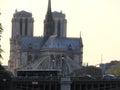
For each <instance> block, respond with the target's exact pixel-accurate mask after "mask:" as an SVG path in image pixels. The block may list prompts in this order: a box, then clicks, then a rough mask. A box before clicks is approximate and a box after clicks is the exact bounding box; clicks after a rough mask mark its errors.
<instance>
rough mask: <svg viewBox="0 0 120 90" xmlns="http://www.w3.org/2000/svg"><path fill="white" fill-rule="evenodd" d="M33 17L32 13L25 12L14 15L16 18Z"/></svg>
mask: <svg viewBox="0 0 120 90" xmlns="http://www.w3.org/2000/svg"><path fill="white" fill-rule="evenodd" d="M31 16H32V13H30V12H26V11H24V10H22V11H19V12H17V11H16V12H15V14H14V17H31Z"/></svg>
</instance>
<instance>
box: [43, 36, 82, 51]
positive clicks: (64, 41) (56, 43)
mask: <svg viewBox="0 0 120 90" xmlns="http://www.w3.org/2000/svg"><path fill="white" fill-rule="evenodd" d="M69 46H71V47H72V49H73V50H80V48H82V47H83V45H82V42H81V41H80V38H64V37H61V38H57V37H50V38H49V39H48V41H47V42H46V43H45V44H44V46H43V49H63V50H66V49H68V48H69Z"/></svg>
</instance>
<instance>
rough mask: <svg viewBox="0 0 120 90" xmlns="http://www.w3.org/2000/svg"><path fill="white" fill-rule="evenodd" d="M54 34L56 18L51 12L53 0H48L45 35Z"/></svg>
mask: <svg viewBox="0 0 120 90" xmlns="http://www.w3.org/2000/svg"><path fill="white" fill-rule="evenodd" d="M53 34H54V20H53V16H52V12H51V0H49V1H48V8H47V13H46V17H45V20H44V36H45V37H49V36H51V35H53Z"/></svg>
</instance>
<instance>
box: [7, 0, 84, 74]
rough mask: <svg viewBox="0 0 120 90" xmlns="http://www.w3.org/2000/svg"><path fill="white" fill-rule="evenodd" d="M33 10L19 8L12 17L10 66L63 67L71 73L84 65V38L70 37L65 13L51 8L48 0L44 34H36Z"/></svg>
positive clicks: (46, 68) (16, 68)
mask: <svg viewBox="0 0 120 90" xmlns="http://www.w3.org/2000/svg"><path fill="white" fill-rule="evenodd" d="M33 27H34V18H33V17H32V13H29V12H26V11H17V10H16V11H15V13H14V14H13V18H12V33H11V34H12V35H11V38H10V57H9V61H8V69H9V71H11V72H12V73H13V74H15V71H16V70H61V72H62V74H64V75H69V74H70V73H72V72H73V71H74V70H76V69H80V68H81V66H82V58H83V43H82V37H81V36H80V37H79V38H68V37H66V34H67V30H66V28H67V20H66V18H65V14H63V13H62V12H57V11H54V12H52V10H51V0H49V1H48V8H47V13H46V16H45V19H44V32H43V36H41V37H40V36H39V37H35V36H33V32H34V31H33Z"/></svg>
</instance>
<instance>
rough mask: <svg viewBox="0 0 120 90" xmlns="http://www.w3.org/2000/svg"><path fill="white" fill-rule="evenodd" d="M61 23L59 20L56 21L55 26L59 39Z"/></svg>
mask: <svg viewBox="0 0 120 90" xmlns="http://www.w3.org/2000/svg"><path fill="white" fill-rule="evenodd" d="M60 30H61V23H60V20H58V24H57V36H58V37H60V33H61V31H60Z"/></svg>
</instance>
